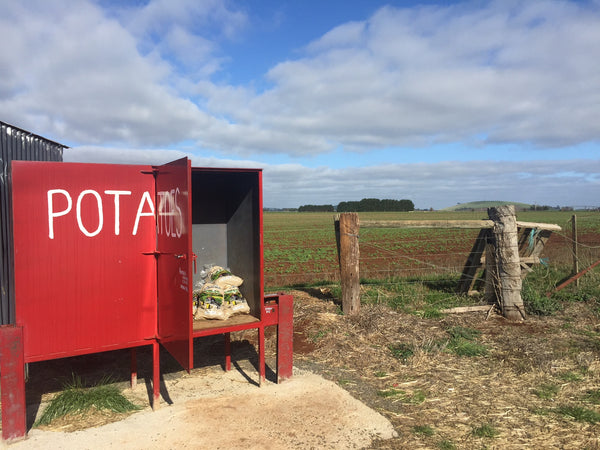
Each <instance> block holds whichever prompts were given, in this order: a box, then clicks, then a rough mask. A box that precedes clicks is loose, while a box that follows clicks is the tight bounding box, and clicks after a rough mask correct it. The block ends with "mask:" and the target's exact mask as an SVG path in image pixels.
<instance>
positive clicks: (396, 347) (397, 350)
mask: <svg viewBox="0 0 600 450" xmlns="http://www.w3.org/2000/svg"><path fill="white" fill-rule="evenodd" d="M388 348H389V349H390V351H391V352H392V355H393V356H394V358H396V359H399V360H400V361H402V362H404V363H405V362H406V361H407V360H408V358H410V357H411V356H413V355H414V354H415V351H414V349H413V347H412V346H411V345H409V344H404V343H402V342H399V343H396V344H390V345H389V347H388Z"/></svg>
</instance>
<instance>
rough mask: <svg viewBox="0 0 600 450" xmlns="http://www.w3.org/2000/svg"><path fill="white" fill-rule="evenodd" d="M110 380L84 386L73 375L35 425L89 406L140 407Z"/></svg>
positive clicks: (46, 422) (85, 409) (43, 423)
mask: <svg viewBox="0 0 600 450" xmlns="http://www.w3.org/2000/svg"><path fill="white" fill-rule="evenodd" d="M110 382H111V380H110V378H108V377H107V378H103V379H102V380H101V381H100V382H99V383H98V384H97V385H95V386H92V387H89V388H84V387H83V383H82V381H81V378H79V377H77V376H76V375H73V378H72V380H71V381H70V382H68V383H66V384H65V386H64V390H63V391H62V392H61V393H60V394H58V395H57V396H56V397H55V398H54V399H53V400H52V401H51V402H50V404H49V405H48V407H47V408H46V409H45V410H44V412H43V414H42V415H41V417H40V418H39V420H38V421H37V422H36V423H35V426H39V425H48V424H49V423H51V422H52V421H53V420H54V419H57V418H59V417H63V416H66V415H67V414H81V413H84V412H85V411H88V410H89V409H91V408H96V409H98V410H109V411H114V412H118V413H124V412H129V411H136V410H139V409H141V408H140V407H139V406H137V405H135V404H133V403H131V402H130V401H129V400H128V399H127V398H125V397H124V396H123V394H121V392H119V389H118V388H117V387H116V386H114V385H111V384H109V383H110Z"/></svg>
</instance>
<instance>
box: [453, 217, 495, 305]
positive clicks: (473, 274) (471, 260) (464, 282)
mask: <svg viewBox="0 0 600 450" xmlns="http://www.w3.org/2000/svg"><path fill="white" fill-rule="evenodd" d="M488 233H489V230H488V229H487V228H482V229H481V230H480V231H479V235H478V236H477V239H475V243H474V244H473V248H472V249H471V253H469V257H468V258H467V262H466V263H465V267H464V268H463V271H462V274H461V276H460V280H459V282H458V293H459V294H468V293H469V292H470V291H472V290H473V286H474V285H475V282H476V281H477V275H478V272H479V270H480V268H481V260H482V255H483V252H484V251H485V245H486V241H487V238H488Z"/></svg>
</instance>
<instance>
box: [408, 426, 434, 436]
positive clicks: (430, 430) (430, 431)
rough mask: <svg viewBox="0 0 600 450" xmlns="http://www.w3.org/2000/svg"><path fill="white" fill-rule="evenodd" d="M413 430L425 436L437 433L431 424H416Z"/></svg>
mask: <svg viewBox="0 0 600 450" xmlns="http://www.w3.org/2000/svg"><path fill="white" fill-rule="evenodd" d="M413 432H414V433H415V434H421V435H423V436H430V437H431V436H433V435H434V434H435V430H434V429H433V428H431V427H430V426H429V425H415V426H414V427H413Z"/></svg>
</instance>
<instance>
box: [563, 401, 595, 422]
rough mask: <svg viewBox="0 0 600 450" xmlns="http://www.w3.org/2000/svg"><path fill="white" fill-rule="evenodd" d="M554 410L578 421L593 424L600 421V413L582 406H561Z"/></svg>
mask: <svg viewBox="0 0 600 450" xmlns="http://www.w3.org/2000/svg"><path fill="white" fill-rule="evenodd" d="M554 412H556V413H557V414H559V415H561V416H564V417H566V418H568V419H573V420H575V421H576V422H587V423H591V424H592V425H594V424H596V423H598V422H600V413H598V412H596V411H594V410H592V409H589V408H583V407H581V406H567V405H563V406H559V407H557V408H556V409H555V410H554Z"/></svg>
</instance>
